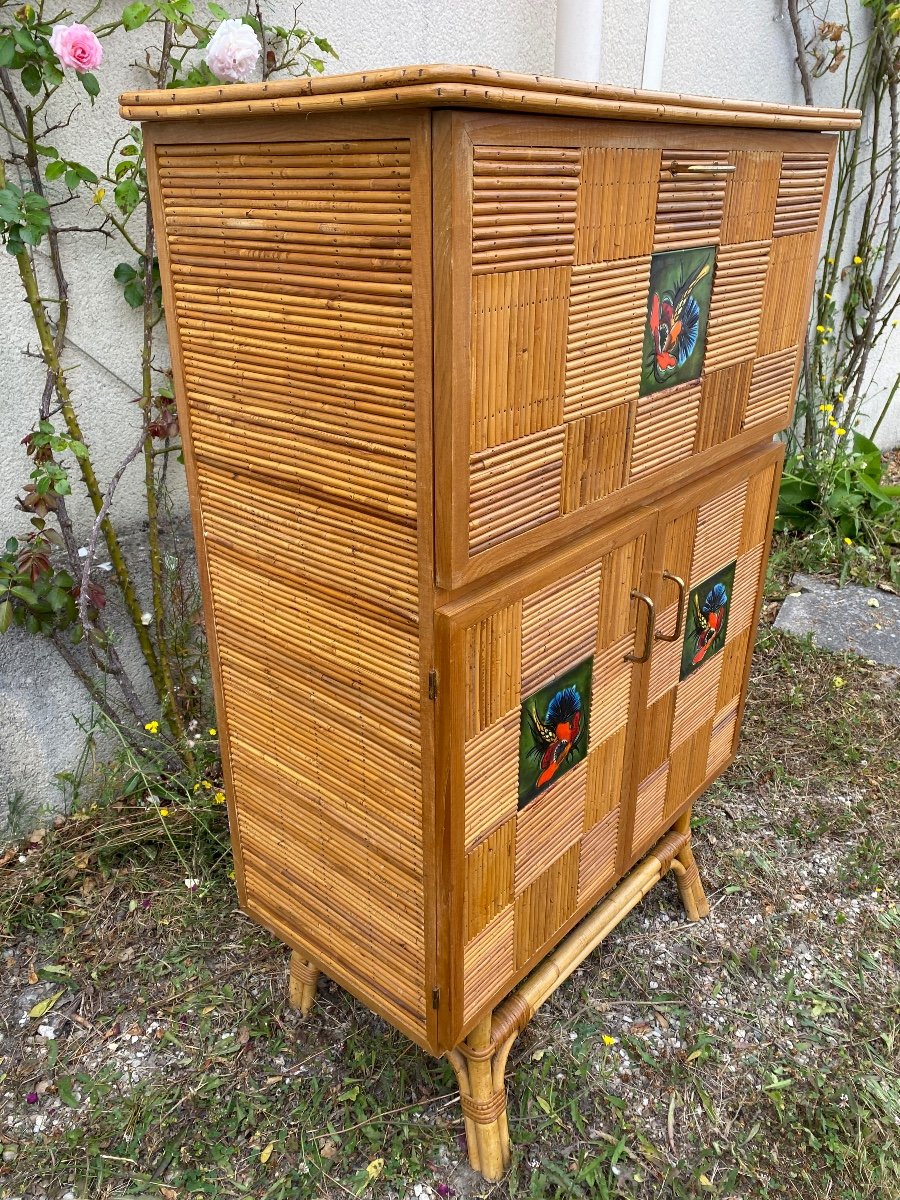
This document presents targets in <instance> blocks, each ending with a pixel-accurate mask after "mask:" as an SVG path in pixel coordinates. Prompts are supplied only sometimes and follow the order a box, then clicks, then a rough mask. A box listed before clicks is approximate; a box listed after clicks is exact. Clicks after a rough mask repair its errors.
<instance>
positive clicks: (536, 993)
mask: <svg viewBox="0 0 900 1200" xmlns="http://www.w3.org/2000/svg"><path fill="white" fill-rule="evenodd" d="M669 870H673V871H674V872H675V874H676V878H677V883H678V890H679V893H680V895H681V900H682V903H683V904H684V908H685V912H686V914H687V917H688V920H690V921H697V920H700V919H701V918H702V917H705V916H707V915H708V913H709V904H708V903H707V900H706V896H705V894H704V892H703V885H702V883H701V881H700V874H699V872H698V870H697V864H696V863H695V861H694V856H693V852H692V850H691V834H690V810H688V812H687V813H685V814H684V815H683V816H682V817H680V818H679V820H678V821H677V822H676V823H675V825H674V826H673V828H672V830H671V831H670V832H669V833H667V834H666V836H665V837H664V838H663V839H662V840H661V841H660V842H659V843H657V845H656V847H655V848H654V849H653V850H652V851H651V852H650V853H649V854H648V855H647V856H646V857H645V858H644V859H643V861H642V862H641V864H640V865H639V866H638V867H636V868H635V869H634V870H633V871H632V872H631V874H630V875H628V876H627V877H626V878H625V879H624V880H623V881H622V882H621V883H620V884H619V885H618V887H616V888H615V889H614V890H613V891H612V892H611V893H610V895H609V896H608V897H607V898H606V900H605V901H604V902H603V903H602V904H600V905H599V906H598V907H597V908H595V909H594V910H593V912H591V913H589V914H588V916H587V917H585V918H584V920H582V922H581V923H580V924H579V925H577V926H576V927H575V929H573V930H572V932H571V933H570V934H569V935H568V936H567V937H566V938H565V939H564V940H563V941H562V942H561V943H560V944H559V946H557V948H556V949H555V950H554V951H553V952H552V953H551V954H549V955H548V956H547V957H546V958H545V959H544V961H543V962H542V963H541V964H540V966H538V967H537V969H536V970H535V971H533V972H532V974H531V975H529V977H528V978H527V979H526V980H525V981H524V982H523V983H522V984H521V985H520V986H519V987H518V988H517V989H516V990H515V991H514V992H512V993H511V994H510V995H509V996H507V998H506V999H505V1000H504V1001H503V1002H502V1003H501V1004H500V1005H498V1007H497V1008H496V1009H495V1010H494V1012H493V1014H492V1015H489V1016H487V1017H484V1018H483V1019H482V1020H481V1021H480V1022H479V1023H478V1024H477V1025H476V1026H475V1028H474V1029H473V1030H472V1031H471V1032H470V1033H469V1036H468V1038H467V1039H466V1040H465V1041H464V1042H461V1043H460V1044H459V1045H458V1046H456V1047H454V1049H453V1050H450V1051H449V1052H448V1054H447V1059H448V1061H449V1062H450V1065H451V1066H452V1067H453V1070H454V1072H455V1073H456V1078H457V1081H458V1083H459V1090H460V1102H461V1105H462V1110H463V1118H464V1121H465V1128H466V1143H467V1146H468V1150H469V1161H470V1164H471V1166H472V1168H473V1169H474V1170H476V1171H480V1172H481V1174H482V1175H484V1177H485V1178H486V1179H488V1180H496V1179H499V1178H500V1177H501V1175H502V1174H503V1172H504V1170H505V1169H506V1167H507V1166H508V1165H509V1159H510V1148H509V1122H508V1118H507V1115H506V1087H505V1074H506V1062H507V1059H508V1058H509V1053H510V1051H511V1049H512V1046H513V1042H514V1041H515V1040H516V1038H517V1037H518V1035H519V1034H520V1033H521V1031H522V1030H523V1029H524V1028H525V1026H526V1025H527V1024H528V1022H529V1021H530V1020H531V1018H532V1017H533V1016H534V1014H535V1013H536V1012H537V1010H538V1009H539V1008H540V1007H541V1005H542V1004H544V1003H545V1002H546V1001H547V1000H548V999H549V998H550V997H551V996H552V995H553V993H554V992H555V991H556V990H557V988H558V987H560V986H561V985H562V984H563V983H564V982H565V981H566V980H567V979H568V978H569V976H570V975H571V974H572V972H573V971H575V970H576V968H577V967H579V966H580V965H581V963H582V962H584V960H585V959H586V958H587V957H588V955H589V954H591V953H592V952H593V951H594V950H595V949H596V948H597V946H599V944H600V943H601V942H602V941H603V939H604V938H605V937H607V936H608V935H609V934H610V933H611V932H612V930H613V929H615V927H616V926H617V925H618V924H619V923H620V922H621V921H622V920H623V919H624V918H625V917H626V916H627V915H628V913H629V912H631V910H632V909H633V908H635V907H636V906H637V905H638V904H639V903H640V901H641V900H642V899H643V898H644V896H646V895H647V893H648V892H649V891H650V890H651V889H652V888H653V887H654V886H655V885H656V884H657V883H659V881H660V880H661V879H662V877H663V876H664V875H665V874H666V873H667V872H668V871H669Z"/></svg>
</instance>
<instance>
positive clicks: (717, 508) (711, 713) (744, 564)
mask: <svg viewBox="0 0 900 1200" xmlns="http://www.w3.org/2000/svg"><path fill="white" fill-rule="evenodd" d="M782 457H783V448H782V447H781V446H780V445H776V446H769V447H766V448H765V449H764V450H762V451H758V452H756V453H755V454H753V455H752V456H750V457H749V458H745V459H744V460H743V461H741V462H740V463H738V464H736V465H735V466H733V467H731V468H730V469H728V470H725V471H719V472H717V473H716V478H715V481H714V482H713V481H710V482H707V483H706V484H704V485H702V486H700V487H695V488H692V489H689V490H686V491H682V492H680V493H676V495H675V497H673V499H672V500H671V502H669V503H668V504H666V505H664V506H662V507H661V508H660V509H659V510H658V511H659V523H658V527H657V536H656V545H655V552H654V562H653V584H652V593H653V596H654V598H655V600H656V604H657V610H658V614H659V615H658V619H657V623H656V635H655V640H654V647H653V652H652V655H651V658H650V661H649V663H648V664H647V666H646V667H645V679H644V683H643V689H642V690H643V701H642V704H641V706H640V709H639V712H638V717H637V725H638V729H639V731H640V732H639V744H638V745H637V746H636V749H635V762H634V776H635V779H636V797H635V803H634V817H633V827H632V829H631V830H630V853H629V855H628V857H629V860H630V861H634V860H636V859H637V858H638V857H640V856H641V855H642V854H643V853H644V852H645V851H646V850H647V849H648V848H649V847H650V846H652V845H653V843H654V842H655V841H656V839H657V838H658V837H659V836H660V835H661V834H662V833H663V832H664V831H665V830H667V829H669V828H670V827H671V825H672V823H673V821H674V820H675V819H676V818H677V816H678V815H679V814H680V813H681V812H682V811H683V810H684V808H685V807H686V805H687V803H688V802H689V801H690V800H691V799H692V798H693V797H694V796H696V795H697V794H698V793H699V792H701V791H702V790H703V789H704V788H705V787H706V786H707V785H708V784H709V783H710V782H711V781H712V779H713V778H714V777H715V776H716V775H718V774H720V772H721V771H723V770H724V769H725V767H726V766H727V765H728V764H729V763H730V761H731V759H732V757H733V754H734V750H735V746H736V742H737V736H738V729H739V725H740V717H741V712H742V708H743V701H744V692H745V687H746V680H747V675H748V673H749V667H750V656H751V654H752V651H753V641H754V632H755V626H756V618H757V614H758V611H759V604H760V600H761V596H762V585H763V580H764V576H765V570H766V562H767V560H768V551H769V538H770V535H771V527H772V515H773V509H774V503H775V495H776V491H777V487H778V481H779V478H780V470H781V461H782ZM680 597H683V599H680Z"/></svg>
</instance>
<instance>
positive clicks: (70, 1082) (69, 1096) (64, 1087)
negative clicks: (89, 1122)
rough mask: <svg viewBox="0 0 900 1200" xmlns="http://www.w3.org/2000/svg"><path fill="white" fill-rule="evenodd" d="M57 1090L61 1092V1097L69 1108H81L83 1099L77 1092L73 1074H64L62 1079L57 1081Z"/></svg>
mask: <svg viewBox="0 0 900 1200" xmlns="http://www.w3.org/2000/svg"><path fill="white" fill-rule="evenodd" d="M56 1090H57V1092H58V1093H59V1098H60V1100H62V1102H63V1104H65V1105H67V1106H68V1107H69V1108H80V1107H81V1101H80V1100H79V1099H78V1097H77V1096H76V1094H75V1080H74V1079H73V1078H72V1076H71V1075H63V1077H62V1078H61V1079H57V1081H56Z"/></svg>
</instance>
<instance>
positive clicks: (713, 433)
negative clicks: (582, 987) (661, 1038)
mask: <svg viewBox="0 0 900 1200" xmlns="http://www.w3.org/2000/svg"><path fill="white" fill-rule="evenodd" d="M122 112H123V115H125V116H126V117H127V118H128V119H130V120H137V121H141V122H143V123H144V135H145V145H146V150H147V167H148V172H149V175H150V181H151V195H152V202H153V208H154V215H155V218H156V224H157V229H158V235H159V254H160V263H161V267H162V276H163V282H164V294H165V305H166V313H167V320H168V327H169V333H170V338H171V343H172V350H173V362H174V367H175V380H176V390H177V396H178V405H179V413H180V420H181V429H182V432H183V437H184V443H185V459H186V463H187V471H188V480H189V485H190V491H191V498H192V507H193V512H194V519H195V530H196V535H197V544H198V552H199V557H200V564H201V575H202V582H203V587H204V595H205V606H206V616H207V627H208V632H209V638H210V648H211V654H212V658H213V666H214V677H215V685H216V700H217V707H218V713H219V727H220V730H221V735H222V747H223V767H224V771H225V777H226V782H227V791H228V800H229V812H230V818H231V828H232V835H233V841H234V851H235V861H236V870H237V879H238V886H239V891H240V897H241V902H242V904H243V906H244V908H245V909H246V911H247V912H248V913H249V914H250V915H251V916H252V917H254V918H255V919H256V920H257V921H259V922H261V923H262V924H263V925H265V926H266V927H267V928H269V929H271V930H272V931H273V932H274V933H276V934H277V935H278V936H279V937H280V938H282V939H283V940H284V941H285V942H286V943H287V944H288V945H289V946H291V947H292V948H293V950H294V951H295V954H294V957H293V963H292V985H293V995H294V998H295V1000H296V1002H297V1003H298V1004H299V1005H300V1006H301V1007H303V1008H307V1007H308V1005H309V1003H310V1002H311V998H312V995H313V993H314V989H315V980H316V976H317V973H318V970H319V969H321V970H323V971H325V972H327V973H328V974H329V975H331V976H332V977H333V978H334V979H336V980H338V981H339V982H340V983H341V984H343V985H344V986H345V987H347V988H348V989H349V990H350V991H351V992H353V993H354V994H355V995H357V996H358V997H360V998H361V999H362V1000H363V1001H364V1002H365V1003H366V1004H368V1005H369V1006H371V1007H372V1008H373V1009H374V1010H375V1011H377V1012H379V1013H380V1014H382V1015H383V1016H384V1017H385V1018H386V1019H387V1020H388V1021H390V1022H392V1023H393V1024H394V1025H396V1026H397V1027H399V1028H400V1029H402V1030H404V1031H405V1032H406V1033H407V1034H408V1035H409V1036H410V1037H411V1038H413V1039H414V1040H415V1041H416V1042H418V1043H419V1044H420V1045H421V1046H423V1047H425V1048H427V1049H428V1050H430V1051H431V1052H433V1053H435V1054H446V1055H447V1056H448V1057H449V1059H450V1061H451V1062H452V1064H453V1066H454V1069H455V1070H456V1072H457V1076H458V1078H459V1081H460V1091H461V1094H462V1101H463V1111H464V1115H465V1118H466V1127H467V1133H468V1140H469V1148H470V1156H471V1159H472V1162H473V1164H474V1165H475V1166H477V1167H479V1168H480V1169H481V1170H482V1171H483V1172H484V1174H486V1175H487V1176H488V1177H490V1178H493V1177H496V1176H497V1175H498V1174H499V1173H500V1171H501V1170H502V1168H503V1165H504V1163H505V1161H506V1160H507V1158H508V1151H509V1144H508V1131H507V1127H506V1119H505V1111H504V1109H505V1095H504V1087H503V1072H504V1065H505V1061H506V1055H507V1054H508V1052H509V1048H510V1046H511V1044H512V1041H513V1039H514V1038H515V1036H516V1034H517V1032H518V1031H519V1030H520V1029H521V1028H522V1026H523V1025H524V1023H525V1022H526V1021H527V1020H528V1018H529V1016H530V1014H531V1012H532V1011H533V1010H534V1008H535V1007H537V1005H538V1004H539V1003H541V1002H542V1001H543V999H545V998H546V996H547V995H549V994H550V992H552V990H553V988H554V987H555V986H556V985H557V983H558V982H559V980H560V979H562V978H564V977H565V976H566V974H567V973H568V972H569V971H571V969H572V968H573V966H574V965H575V964H576V963H577V962H579V961H581V959H583V958H584V956H585V954H586V953H587V952H588V951H589V950H590V948H591V947H592V946H594V945H596V944H597V942H598V941H599V940H600V938H602V937H603V936H604V935H605V933H606V932H608V930H609V929H611V928H612V927H614V925H615V924H616V922H617V921H618V920H620V919H621V917H622V915H623V914H624V913H625V912H627V911H629V909H630V908H632V907H633V906H634V905H635V904H636V903H637V902H638V901H639V899H640V897H641V896H642V895H643V894H645V893H646V891H647V890H648V889H649V888H650V887H651V886H652V885H653V884H654V883H655V882H656V881H657V880H658V879H659V878H660V877H661V876H662V875H664V874H665V873H666V872H667V871H668V870H670V869H672V870H673V871H674V872H675V873H676V876H677V880H678V883H679V887H680V890H681V895H682V898H683V900H684V903H685V906H686V908H687V911H688V915H689V916H691V917H698V916H701V915H703V914H704V913H705V911H707V909H706V902H705V898H704V896H703V889H702V886H701V885H700V881H699V876H698V874H697V869H696V864H695V863H694V859H693V856H692V853H691V847H690V814H691V805H692V804H693V801H694V800H695V798H696V797H697V796H698V795H700V794H701V793H702V791H703V789H704V788H705V787H706V786H707V785H708V784H709V782H710V780H711V779H713V778H714V777H715V776H716V775H717V774H719V773H720V772H721V771H722V770H723V769H724V768H725V767H726V766H727V765H728V763H729V762H730V761H731V759H732V757H733V755H734V752H735V746H736V741H737V737H738V731H739V726H740V716H741V706H742V703H743V695H744V691H745V684H746V678H747V673H748V670H749V661H750V653H751V647H752V641H753V630H754V626H755V620H756V616H757V611H758V607H759V603H760V594H761V587H762V579H763V575H764V571H765V564H766V556H767V548H768V539H769V535H770V529H771V520H772V512H773V506H774V502H775V496H776V492H777V485H778V478H779V471H780V463H781V452H780V449H779V448H778V447H777V446H776V445H773V443H772V436H773V434H775V433H776V432H777V431H778V430H780V429H782V428H783V427H784V426H785V425H786V424H787V423H788V421H789V420H790V417H791V411H792V403H793V396H794V391H795V386H796V378H797V371H798V365H799V355H800V345H801V342H802V338H803V330H804V326H805V321H806V317H807V312H808V306H809V298H810V294H811V289H812V286H813V278H814V270H815V263H816V256H817V253H818V246H819V239H820V232H821V222H822V219H823V205H824V199H825V195H826V192H827V187H828V180H829V174H830V171H831V166H832V162H833V158H834V152H835V145H836V138H835V136H834V135H835V132H836V131H838V130H840V129H843V128H849V127H852V126H854V125H855V124H856V122H857V119H858V118H857V115H856V114H854V113H847V112H842V111H823V110H811V109H795V108H785V107H780V106H775V105H755V104H750V103H746V102H739V103H733V104H732V103H726V102H723V101H719V100H703V99H690V98H684V97H674V96H669V97H664V96H655V95H649V94H643V93H633V92H617V91H613V90H611V89H605V88H601V87H589V86H587V85H580V84H572V83H563V82H561V81H554V80H546V79H539V78H526V77H517V76H509V75H500V74H497V73H495V72H491V71H488V70H485V69H474V68H444V67H431V68H409V69H406V70H398V71H382V72H374V73H371V74H367V75H356V76H346V77H335V78H324V79H318V80H315V81H292V82H285V83H272V84H265V85H246V86H244V85H241V86H233V87H229V88H207V89H199V90H192V91H176V92H172V93H158V92H148V93H138V94H135V95H129V96H125V97H123V99H122ZM522 981H524V982H522Z"/></svg>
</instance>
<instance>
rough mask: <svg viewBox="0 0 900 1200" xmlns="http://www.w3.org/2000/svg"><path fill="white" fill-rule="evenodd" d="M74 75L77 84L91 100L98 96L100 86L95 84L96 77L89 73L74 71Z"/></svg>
mask: <svg viewBox="0 0 900 1200" xmlns="http://www.w3.org/2000/svg"><path fill="white" fill-rule="evenodd" d="M76 74H77V76H78V82H79V83H80V84H81V86H82V87H83V88H84V90H85V91H86V92H87V94H88V95H89V96H90V97H91V99H92V100H93V98H94V97H95V96H99V95H100V84H99V83H98V82H97V76H96V75H92V74H91V72H90V71H76Z"/></svg>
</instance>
